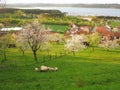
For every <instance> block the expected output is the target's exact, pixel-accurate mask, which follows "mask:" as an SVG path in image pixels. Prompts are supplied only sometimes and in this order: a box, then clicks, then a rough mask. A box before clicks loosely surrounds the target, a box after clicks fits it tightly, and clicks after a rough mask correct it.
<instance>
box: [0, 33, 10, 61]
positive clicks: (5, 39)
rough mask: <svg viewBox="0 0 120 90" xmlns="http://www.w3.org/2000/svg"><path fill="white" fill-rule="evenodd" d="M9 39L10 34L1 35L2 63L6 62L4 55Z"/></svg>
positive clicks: (0, 50)
mask: <svg viewBox="0 0 120 90" xmlns="http://www.w3.org/2000/svg"><path fill="white" fill-rule="evenodd" d="M10 37H11V34H7V35H3V36H1V37H0V52H1V55H2V57H3V60H2V62H3V61H6V60H7V54H6V53H7V49H8V44H9V42H10Z"/></svg>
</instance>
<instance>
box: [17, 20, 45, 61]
mask: <svg viewBox="0 0 120 90" xmlns="http://www.w3.org/2000/svg"><path fill="white" fill-rule="evenodd" d="M17 41H18V42H20V43H22V45H24V44H26V43H27V44H28V46H29V47H30V49H31V50H32V52H33V55H34V59H35V61H36V63H38V59H37V51H38V50H39V49H40V48H41V47H42V46H43V45H44V43H45V42H46V41H47V39H46V36H45V27H44V26H43V25H41V24H40V23H39V22H38V20H34V21H33V22H31V23H27V24H26V25H24V26H23V30H22V31H21V32H20V34H19V36H18V39H17Z"/></svg>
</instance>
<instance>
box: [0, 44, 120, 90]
mask: <svg viewBox="0 0 120 90" xmlns="http://www.w3.org/2000/svg"><path fill="white" fill-rule="evenodd" d="M53 48H54V51H51V53H52V55H54V52H61V51H63V49H61V48H62V46H61V45H58V46H56V45H55V47H53ZM43 55H46V59H45V60H43ZM38 57H39V64H35V62H34V60H33V57H32V53H31V52H30V51H27V52H26V58H27V65H25V59H24V57H22V54H21V53H20V52H18V50H17V49H9V50H8V61H6V62H5V63H4V64H1V65H0V90H119V88H120V78H119V77H120V48H118V49H116V50H112V51H106V50H104V49H101V48H96V49H95V51H92V49H91V48H87V49H85V50H83V51H80V52H78V53H76V56H73V55H72V54H71V53H69V54H67V55H66V56H61V57H56V58H52V59H51V60H48V59H47V58H48V55H47V53H46V52H44V51H42V52H38ZM52 57H53V56H52ZM43 64H44V65H47V66H51V67H55V66H57V67H58V68H59V70H58V71H57V72H51V71H48V72H35V71H34V68H35V67H40V65H43Z"/></svg>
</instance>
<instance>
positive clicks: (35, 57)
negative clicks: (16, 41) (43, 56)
mask: <svg viewBox="0 0 120 90" xmlns="http://www.w3.org/2000/svg"><path fill="white" fill-rule="evenodd" d="M33 54H34V59H35V61H36V63H38V59H37V54H36V51H33Z"/></svg>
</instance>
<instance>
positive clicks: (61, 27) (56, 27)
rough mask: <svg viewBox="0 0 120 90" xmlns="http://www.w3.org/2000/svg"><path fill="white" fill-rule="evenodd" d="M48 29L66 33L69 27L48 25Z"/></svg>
mask: <svg viewBox="0 0 120 90" xmlns="http://www.w3.org/2000/svg"><path fill="white" fill-rule="evenodd" d="M45 26H46V28H50V29H52V31H56V32H61V33H64V32H66V31H67V30H68V25H56V24H46V25H45Z"/></svg>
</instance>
